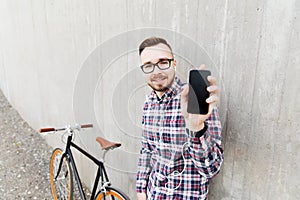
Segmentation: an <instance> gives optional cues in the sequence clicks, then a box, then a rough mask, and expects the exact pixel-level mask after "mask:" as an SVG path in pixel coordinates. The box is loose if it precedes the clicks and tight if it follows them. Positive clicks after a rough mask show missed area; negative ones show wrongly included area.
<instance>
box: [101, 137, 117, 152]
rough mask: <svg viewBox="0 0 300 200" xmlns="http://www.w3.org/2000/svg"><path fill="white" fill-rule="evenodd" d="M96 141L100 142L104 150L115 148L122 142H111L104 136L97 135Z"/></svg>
mask: <svg viewBox="0 0 300 200" xmlns="http://www.w3.org/2000/svg"><path fill="white" fill-rule="evenodd" d="M96 141H97V142H99V144H100V146H101V147H102V150H109V149H114V148H117V147H120V146H121V143H117V142H110V141H108V140H106V139H104V138H102V137H96Z"/></svg>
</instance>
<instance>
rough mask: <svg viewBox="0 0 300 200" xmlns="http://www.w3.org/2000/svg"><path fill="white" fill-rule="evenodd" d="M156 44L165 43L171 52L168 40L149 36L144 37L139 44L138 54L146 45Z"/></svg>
mask: <svg viewBox="0 0 300 200" xmlns="http://www.w3.org/2000/svg"><path fill="white" fill-rule="evenodd" d="M157 44H164V45H166V46H167V47H169V49H170V50H171V53H172V48H171V46H170V45H169V44H168V42H167V41H166V40H165V39H163V38H159V37H150V38H147V39H145V40H144V41H143V42H142V43H141V44H140V47H139V55H141V53H142V52H143V51H144V49H145V48H146V47H152V46H155V45H157ZM172 54H173V53H172Z"/></svg>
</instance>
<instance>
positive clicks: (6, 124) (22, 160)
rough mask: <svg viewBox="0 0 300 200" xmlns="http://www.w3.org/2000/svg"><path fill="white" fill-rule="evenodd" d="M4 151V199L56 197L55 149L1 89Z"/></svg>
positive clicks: (0, 183)
mask: <svg viewBox="0 0 300 200" xmlns="http://www.w3.org/2000/svg"><path fill="white" fill-rule="evenodd" d="M0 152H1V154H0V200H11V199H14V200H15V199H16V200H17V199H18V200H19V199H20V200H23V199H24V200H25V199H26V200H27V199H38V200H42V199H44V200H45V199H49V200H50V199H52V195H51V192H50V185H49V160H50V156H51V153H52V148H51V147H50V146H48V145H47V143H46V142H45V141H44V140H43V138H42V137H41V136H40V135H39V133H37V132H36V131H35V130H33V129H32V128H31V127H30V126H29V125H28V124H27V123H26V122H25V121H24V120H23V119H22V118H21V117H20V115H19V114H18V112H17V111H16V110H15V109H14V108H13V107H12V106H11V105H10V104H9V103H8V101H7V100H6V98H5V97H4V95H3V93H2V91H1V90H0ZM86 193H88V192H87V191H86ZM75 199H80V198H78V197H77V196H75Z"/></svg>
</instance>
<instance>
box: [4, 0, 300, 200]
mask: <svg viewBox="0 0 300 200" xmlns="http://www.w3.org/2000/svg"><path fill="white" fill-rule="evenodd" d="M0 9H1V10H0V20H1V21H0V24H1V26H0V28H1V30H0V36H1V37H0V44H1V45H0V87H1V89H2V90H3V93H4V94H5V96H6V97H7V98H8V100H9V102H10V103H11V104H12V105H13V106H14V107H15V108H16V109H17V110H18V111H19V112H20V114H21V116H22V117H23V118H24V119H25V120H26V121H27V122H28V123H29V124H30V125H31V126H32V127H33V128H34V129H38V128H39V127H42V126H56V127H59V126H64V125H66V124H73V123H76V122H78V123H86V122H92V123H94V124H95V125H96V128H95V129H94V130H91V131H86V132H83V133H82V134H80V137H78V138H77V140H78V142H80V143H81V145H82V146H85V147H86V148H87V149H88V150H89V151H90V152H92V153H93V154H94V155H96V156H100V155H101V153H102V152H101V151H100V149H99V146H98V144H96V142H95V137H96V136H97V135H102V136H105V137H107V138H108V139H111V140H118V141H120V142H122V143H123V146H122V148H120V150H116V151H113V152H112V153H111V154H110V155H109V157H108V159H107V164H108V166H109V172H110V175H111V179H112V182H113V183H114V184H115V185H116V186H117V187H119V188H121V189H122V190H123V191H125V192H126V193H127V194H129V196H130V197H131V198H133V199H134V198H135V194H134V184H135V175H134V172H135V170H136V163H137V157H138V149H139V145H140V143H139V138H140V125H139V124H140V114H141V106H142V103H143V101H144V98H145V94H146V93H147V92H148V90H147V87H146V86H145V85H144V84H143V77H142V75H141V73H140V72H139V71H138V70H137V69H138V67H137V66H138V65H139V60H138V56H137V51H136V48H137V46H138V44H139V42H140V41H141V40H142V39H143V38H145V37H148V36H152V35H154V34H155V35H159V36H163V37H166V39H168V40H169V42H170V43H171V44H172V46H173V47H174V51H175V52H176V58H177V59H178V60H179V63H180V65H178V68H177V69H178V74H179V75H180V76H181V77H183V78H185V77H186V74H187V71H188V69H189V66H190V65H193V66H197V65H200V64H202V63H203V62H204V63H205V64H207V65H208V67H209V68H210V69H211V70H212V71H213V74H214V75H215V76H217V77H218V80H219V84H220V87H221V90H222V93H221V99H220V103H219V108H220V111H221V113H220V114H221V118H222V123H223V125H224V129H223V137H224V138H223V144H224V148H225V161H224V164H223V167H222V170H221V173H220V174H219V175H218V176H217V177H216V178H215V179H214V180H213V184H212V187H211V190H210V199H218V200H219V199H224V200H227V199H251V200H252V199H258V200H259V199H300V196H299V195H300V194H299V192H298V191H299V190H300V181H299V180H300V179H299V171H300V165H299V163H300V155H299V153H298V152H299V150H300V149H299V148H300V137H299V128H300V124H299V120H298V119H299V117H300V107H299V92H298V91H299V89H300V88H299V87H300V81H299V73H300V67H299V66H300V60H299V54H300V50H299V49H300V48H299V44H300V41H299V40H300V35H299V32H300V23H299V12H300V3H299V1H296V0H287V1H272V0H256V1H245V0H242V1H237V0H236V1H228V0H225V1H204V0H199V1H181V0H176V1H171V0H167V1H157V0H147V1H140V0H133V1H119V0H110V1H106V0H105V1H68V0H64V1H55V0H51V1H30V2H29V1H8V0H7V1H3V2H2V3H1V6H0ZM145 28H148V29H145ZM126 33H127V35H126ZM119 36H121V37H122V36H125V39H124V38H123V40H122V41H119V40H118V39H119V38H120V37H119ZM133 36H134V37H133ZM126 38H127V39H126ZM186 38H190V39H191V40H192V41H193V43H189V42H188V40H186ZM187 44H192V45H187ZM193 44H196V45H194V46H193ZM126 48H127V50H124V49H126ZM78 83H80V84H78ZM78 91H81V92H82V93H80V92H79V93H77V92H78ZM81 94H82V95H81ZM86 111H88V112H86ZM122 119H124V120H122ZM45 140H46V141H47V143H48V144H49V145H51V146H57V145H58V146H59V145H62V144H61V143H60V138H59V136H46V137H45ZM78 159H79V160H80V161H81V162H80V167H79V169H80V171H81V172H82V173H83V174H84V175H83V178H84V180H85V182H86V184H87V185H88V186H89V187H91V184H92V183H91V180H93V176H94V174H92V173H90V171H91V170H93V169H94V167H93V165H92V164H91V163H89V162H86V161H85V160H84V158H82V157H78ZM120 163H121V164H120Z"/></svg>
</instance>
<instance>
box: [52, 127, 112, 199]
mask: <svg viewBox="0 0 300 200" xmlns="http://www.w3.org/2000/svg"><path fill="white" fill-rule="evenodd" d="M72 137H73V132H71V133H70V134H69V136H68V139H67V144H66V149H65V152H64V153H63V155H62V157H61V160H60V163H59V168H58V171H57V174H56V176H55V179H56V178H57V176H58V174H59V173H60V170H61V166H62V163H63V159H64V158H66V159H68V160H69V161H70V163H71V167H72V169H73V172H74V175H75V180H76V182H77V184H78V189H79V192H80V196H81V199H83V200H86V196H85V194H84V191H83V187H82V183H81V180H80V177H79V173H78V171H77V168H76V164H75V160H74V157H73V154H72V150H71V147H73V148H75V149H77V150H78V151H79V152H80V153H82V154H83V155H85V156H86V157H88V158H89V159H90V160H92V161H93V162H94V163H95V164H96V165H97V166H98V170H97V175H96V179H95V182H94V186H93V191H92V195H91V199H94V198H95V195H96V192H97V187H98V184H99V179H100V178H101V192H103V197H104V199H105V195H104V194H105V193H106V191H105V187H106V186H110V182H109V179H108V175H107V173H106V170H105V167H104V163H103V162H101V161H99V160H98V159H97V158H95V157H93V156H92V155H90V154H89V153H88V152H86V151H85V150H83V149H82V148H80V147H79V146H78V145H76V144H75V143H74V142H72Z"/></svg>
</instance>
